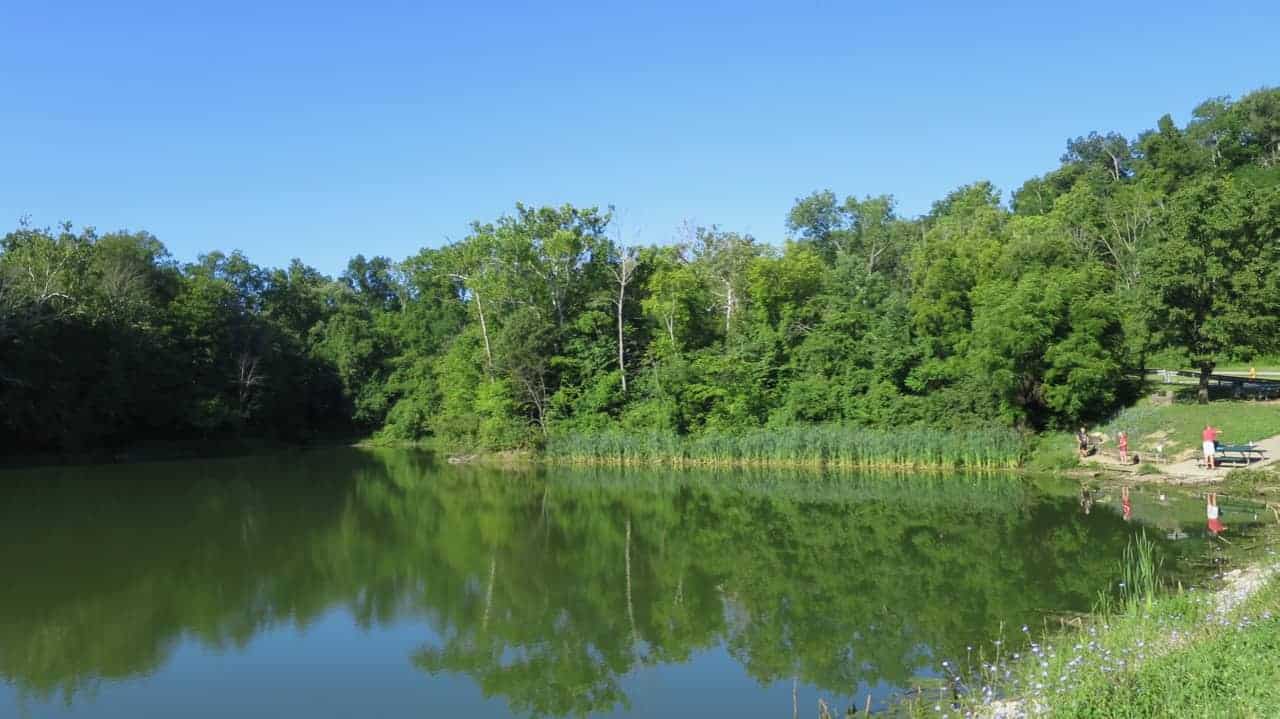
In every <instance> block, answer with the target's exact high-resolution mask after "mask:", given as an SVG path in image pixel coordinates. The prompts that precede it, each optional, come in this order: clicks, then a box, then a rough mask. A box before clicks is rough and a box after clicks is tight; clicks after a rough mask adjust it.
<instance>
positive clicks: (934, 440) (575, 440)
mask: <svg viewBox="0 0 1280 719" xmlns="http://www.w3.org/2000/svg"><path fill="white" fill-rule="evenodd" d="M1025 454H1026V444H1025V442H1024V440H1023V437H1022V436H1021V435H1020V434H1019V433H1017V432H1015V431H1013V430H1005V429H981V430H975V431H972V432H955V431H945V430H934V429H924V428H904V429H900V430H893V431H886V430H876V429H864V428H857V427H842V426H838V425H817V426H807V427H784V428H778V429H756V430H749V431H746V432H737V433H733V434H729V433H704V434H699V435H694V436H680V435H675V434H667V433H628V432H599V433H592V434H566V435H558V436H554V437H551V438H550V439H549V440H548V442H547V446H546V449H545V451H544V456H545V457H546V458H547V459H549V460H551V461H555V462H562V463H567V464H601V465H612V466H670V467H737V466H759V467H800V466H812V467H837V468H850V469H857V468H889V467H905V468H939V469H970V470H1002V469H1016V468H1017V467H1019V466H1021V464H1022V461H1023V458H1024V456H1025Z"/></svg>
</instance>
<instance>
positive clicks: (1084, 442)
mask: <svg viewBox="0 0 1280 719" xmlns="http://www.w3.org/2000/svg"><path fill="white" fill-rule="evenodd" d="M1076 446H1077V447H1079V448H1080V459H1084V458H1085V457H1088V456H1089V433H1088V432H1086V431H1084V427H1081V428H1080V431H1079V432H1076Z"/></svg>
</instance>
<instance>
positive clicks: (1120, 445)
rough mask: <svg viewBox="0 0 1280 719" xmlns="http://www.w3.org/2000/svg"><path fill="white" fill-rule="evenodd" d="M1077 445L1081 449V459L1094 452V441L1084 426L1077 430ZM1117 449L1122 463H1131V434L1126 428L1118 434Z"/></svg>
mask: <svg viewBox="0 0 1280 719" xmlns="http://www.w3.org/2000/svg"><path fill="white" fill-rule="evenodd" d="M1076 446H1077V448H1078V449H1079V450H1080V459H1084V458H1085V457H1088V456H1089V455H1090V454H1092V453H1093V442H1091V441H1090V439H1089V432H1088V431H1086V430H1085V428H1084V427H1081V428H1080V431H1078V432H1076ZM1116 449H1117V450H1119V452H1120V464H1129V434H1128V433H1127V432H1125V431H1124V430H1120V432H1119V433H1118V434H1117V435H1116Z"/></svg>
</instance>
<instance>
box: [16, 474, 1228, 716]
mask: <svg viewBox="0 0 1280 719" xmlns="http://www.w3.org/2000/svg"><path fill="white" fill-rule="evenodd" d="M1098 499H1099V501H1098V502H1096V503H1095V504H1093V505H1092V506H1091V507H1090V511H1089V512H1088V513H1087V514H1086V513H1085V512H1084V511H1083V509H1082V506H1081V502H1080V501H1079V495H1078V494H1077V492H1076V490H1075V489H1073V487H1072V486H1071V485H1066V486H1062V487H1058V486H1045V485H1043V484H1041V485H1035V486H1033V485H1030V484H1028V483H1026V482H1025V481H1022V480H1010V479H1008V478H987V479H972V478H964V477H915V478H890V477H866V478H849V477H845V478H841V479H838V480H834V479H830V478H827V479H823V478H820V477H817V476H807V475H789V476H788V475H735V474H721V475H678V476H673V475H671V474H657V473H635V472H632V473H626V474H624V473H619V472H603V471H601V472H570V471H563V472H562V471H549V472H546V473H543V474H534V473H528V474H519V473H516V474H513V473H506V474H500V473H496V472H486V471H481V470H476V469H470V468H458V467H450V466H438V465H436V464H434V463H433V462H432V461H431V459H430V457H429V456H428V455H425V454H420V453H416V452H410V451H400V450H394V451H393V450H387V451H374V452H370V451H359V450H345V449H344V450H323V451H311V452H297V453H290V454H285V455H280V456H271V457H265V458H264V457H254V458H245V459H232V460H210V461H190V462H175V463H155V464H139V465H114V466H104V467H69V468H43V469H36V470H21V471H20V470H6V471H0V548H3V551H2V552H0V577H3V582H4V587H3V591H2V592H0V715H4V716H9V715H13V716H30V717H63V716H82V717H130V718H133V717H142V716H183V717H230V716H235V717H308V718H314V717H353V716H361V717H402V716H466V717H505V716H529V715H540V716H565V715H590V716H626V717H681V716H690V717H694V716H696V717H705V716H734V717H789V716H791V702H792V691H793V685H794V686H795V688H796V691H797V694H798V696H799V700H800V706H801V711H802V713H804V714H806V715H808V714H811V713H812V707H814V706H815V705H816V701H817V698H818V697H819V696H821V697H825V698H827V700H828V701H829V702H833V703H834V704H836V705H837V706H838V707H840V708H841V709H843V707H844V706H846V705H847V704H848V703H850V702H852V701H854V700H856V701H857V703H858V705H859V706H861V704H862V702H863V701H864V698H865V696H866V695H867V694H868V693H870V694H871V695H872V696H873V699H874V702H875V703H876V704H877V705H879V704H882V703H884V702H885V701H888V700H890V698H891V697H892V695H893V694H894V693H895V692H900V691H901V690H902V689H903V688H906V687H911V686H915V685H916V684H918V683H921V682H926V683H927V682H928V681H929V679H930V678H936V677H937V676H938V673H939V671H941V662H942V660H944V659H951V660H953V661H954V660H957V659H958V660H961V661H963V660H965V658H966V655H967V654H968V653H969V650H968V647H970V646H973V647H975V650H974V651H975V654H976V652H977V651H979V650H980V649H981V648H982V647H987V648H988V651H989V648H990V647H991V643H990V640H991V639H993V638H995V637H996V636H997V635H999V633H1000V632H1001V627H1002V626H1003V627H1004V628H1005V629H1004V631H1005V633H1006V634H1009V633H1012V634H1013V635H1014V639H1015V640H1016V638H1017V636H1016V635H1017V634H1018V633H1019V630H1020V628H1021V625H1023V624H1030V625H1033V626H1036V627H1042V626H1044V623H1045V621H1046V620H1045V617H1046V616H1047V614H1048V613H1051V612H1060V611H1084V610H1088V609H1089V608H1090V606H1091V605H1092V603H1093V601H1094V600H1095V598H1096V596H1097V593H1098V592H1099V591H1105V590H1107V588H1108V587H1112V586H1113V585H1114V583H1115V581H1116V579H1117V576H1118V571H1117V561H1118V559H1119V557H1120V556H1121V552H1122V550H1123V547H1124V546H1125V544H1126V543H1127V542H1128V540H1129V537H1130V536H1131V534H1133V533H1134V532H1136V531H1139V529H1140V528H1142V527H1145V528H1146V531H1147V534H1148V536H1151V537H1154V538H1156V539H1158V541H1159V542H1160V544H1161V547H1162V551H1163V553H1164V554H1165V556H1166V557H1167V566H1168V567H1169V569H1170V570H1171V571H1172V572H1174V573H1178V572H1180V571H1182V570H1181V568H1182V567H1185V566H1187V564H1189V562H1188V561H1186V560H1188V559H1196V560H1199V559H1200V558H1202V557H1203V556H1204V554H1205V552H1206V551H1207V549H1206V542H1205V540H1204V539H1203V522H1204V515H1203V507H1202V506H1199V505H1197V504H1196V503H1195V501H1194V500H1191V499H1174V498H1170V499H1168V500H1166V501H1163V502H1161V501H1159V500H1157V498H1156V497H1155V496H1154V495H1152V494H1143V493H1140V492H1138V491H1137V490H1135V493H1134V496H1133V512H1132V514H1133V516H1132V518H1131V520H1130V521H1125V519H1124V518H1123V517H1122V513H1121V507H1120V500H1119V498H1118V497H1108V496H1105V495H1104V496H1100V497H1099V498H1098ZM1226 512H1227V517H1228V518H1227V523H1228V525H1229V526H1230V525H1231V523H1232V522H1231V520H1232V517H1231V514H1230V509H1229V508H1227V509H1226ZM1240 519H1241V521H1243V518H1240Z"/></svg>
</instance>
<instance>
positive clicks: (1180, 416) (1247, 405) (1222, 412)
mask: <svg viewBox="0 0 1280 719" xmlns="http://www.w3.org/2000/svg"><path fill="white" fill-rule="evenodd" d="M1205 424H1212V425H1213V426H1214V427H1217V428H1219V429H1221V430H1222V431H1223V434H1222V440H1223V441H1224V442H1228V443H1236V442H1249V441H1258V440H1261V439H1265V438H1267V437H1271V436H1273V435H1277V434H1280V407H1277V406H1276V405H1274V404H1270V403H1264V402H1253V401H1247V400H1246V401H1234V400H1219V401H1216V402H1210V403H1209V404H1207V405H1201V404H1195V403H1189V402H1188V403H1183V402H1176V403H1174V404H1172V405H1167V406H1163V407H1157V406H1154V405H1151V404H1149V403H1146V402H1142V403H1139V404H1137V405H1135V406H1134V407H1130V408H1128V409H1126V410H1124V411H1122V412H1120V414H1118V415H1117V416H1116V417H1115V418H1114V419H1112V420H1111V421H1110V422H1108V423H1107V424H1106V425H1105V426H1103V427H1100V428H1097V429H1096V430H1091V431H1099V432H1102V433H1104V434H1106V435H1107V436H1108V444H1107V446H1108V447H1114V446H1115V436H1116V433H1118V432H1119V431H1120V430H1125V431H1127V432H1128V433H1129V447H1130V451H1131V452H1135V451H1136V452H1137V453H1139V454H1140V455H1142V456H1143V457H1144V458H1146V457H1147V456H1150V455H1154V453H1155V447H1156V445H1157V444H1159V443H1161V442H1163V443H1164V456H1165V457H1166V458H1172V457H1174V456H1176V455H1177V454H1178V453H1181V452H1186V451H1189V450H1190V451H1194V450H1195V449H1196V448H1198V447H1199V446H1200V432H1201V431H1202V430H1204V426H1205Z"/></svg>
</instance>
